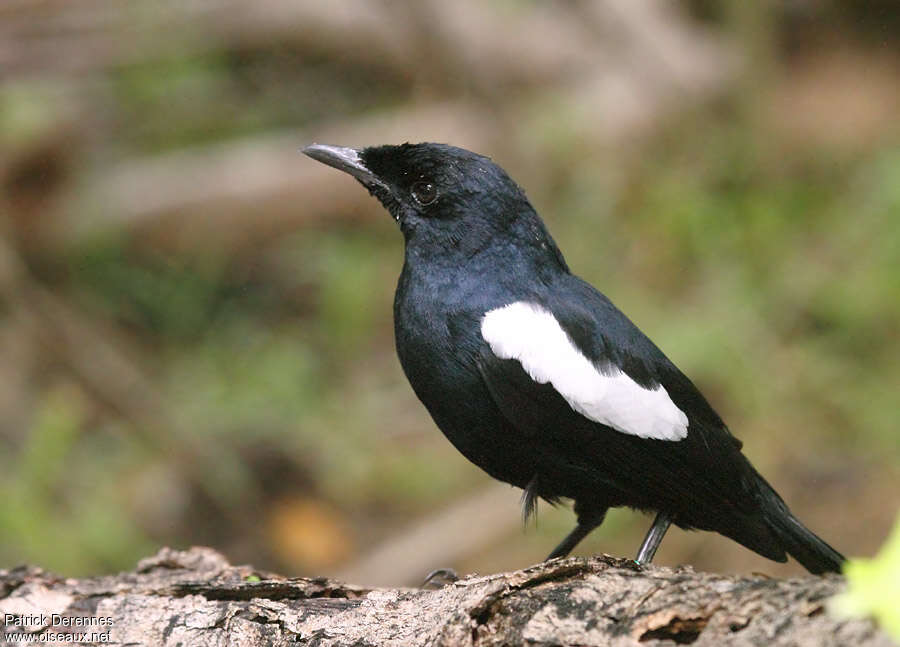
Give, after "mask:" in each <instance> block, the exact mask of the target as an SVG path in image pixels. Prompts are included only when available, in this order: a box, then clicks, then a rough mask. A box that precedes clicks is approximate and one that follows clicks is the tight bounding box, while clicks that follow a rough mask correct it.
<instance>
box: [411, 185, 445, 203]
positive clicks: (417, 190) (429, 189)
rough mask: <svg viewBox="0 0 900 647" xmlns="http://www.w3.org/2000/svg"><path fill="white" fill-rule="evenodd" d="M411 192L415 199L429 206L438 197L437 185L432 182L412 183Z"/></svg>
mask: <svg viewBox="0 0 900 647" xmlns="http://www.w3.org/2000/svg"><path fill="white" fill-rule="evenodd" d="M410 193H412V197H413V198H414V199H415V201H416V202H418V203H419V204H420V205H422V206H423V207H426V206H428V205H429V204H431V203H432V202H434V201H435V200H437V197H438V190H437V187H436V186H434V185H433V184H432V183H431V182H416V183H415V184H413V185H412V189H410Z"/></svg>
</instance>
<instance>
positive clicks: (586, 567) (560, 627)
mask: <svg viewBox="0 0 900 647" xmlns="http://www.w3.org/2000/svg"><path fill="white" fill-rule="evenodd" d="M843 587H844V581H843V579H842V578H841V577H837V576H828V577H813V576H808V577H802V578H793V579H787V580H778V579H770V578H767V577H764V576H759V575H754V576H730V575H715V574H708V573H695V572H694V571H693V570H692V569H690V568H678V569H669V568H660V567H647V568H638V567H637V566H636V565H635V564H634V563H633V562H630V561H628V560H622V559H616V558H613V557H609V556H600V557H593V558H590V559H581V558H572V559H566V560H555V561H553V562H549V563H543V564H538V565H536V566H532V567H529V568H526V569H523V570H521V571H515V572H512V573H498V574H495V575H488V576H469V577H466V578H464V579H461V580H459V581H457V582H455V583H453V584H449V585H447V586H444V587H443V588H441V589H439V590H425V589H366V588H362V587H358V586H350V585H346V584H342V583H340V582H337V581H334V580H329V579H326V578H285V577H282V576H278V575H274V574H271V573H262V572H259V571H257V570H255V569H253V568H252V567H250V566H231V565H229V564H228V562H227V561H226V560H225V558H224V557H222V556H221V555H220V554H218V553H216V552H215V551H213V550H211V549H208V548H193V549H191V550H189V551H184V552H180V551H174V550H171V549H167V548H164V549H162V550H161V551H160V552H159V553H158V554H157V555H155V556H153V557H151V558H148V559H145V560H142V561H141V562H139V563H138V566H137V568H136V569H135V570H134V571H133V572H128V573H121V574H118V575H112V576H103V577H93V578H86V579H64V578H60V577H58V576H54V575H51V574H49V573H46V572H44V571H42V570H41V569H39V568H34V567H20V568H17V569H12V570H5V571H0V614H3V618H4V620H5V626H4V637H5V638H6V640H7V641H10V642H12V641H13V640H21V639H20V638H16V637H15V636H13V633H14V632H18V631H22V630H25V631H30V632H32V633H56V634H66V633H80V632H87V633H88V636H87V640H86V642H88V643H89V644H103V642H112V643H118V644H123V645H138V644H140V645H179V644H182V645H192V646H200V647H202V646H204V645H222V644H239V645H276V646H278V645H297V644H308V645H319V646H325V645H329V646H331V645H333V646H339V645H404V646H415V645H448V646H449V645H454V646H456V645H473V646H474V645H478V646H488V645H508V644H529V645H561V644H578V645H631V646H634V645H640V644H647V645H672V644H691V643H693V644H696V645H698V646H701V645H723V644H729V645H770V646H778V645H798V646H803V645H809V646H812V645H816V646H817V647H821V646H826V647H827V646H831V645H833V646H835V647H837V646H838V645H856V646H860V647H889V646H890V645H891V644H892V643H891V641H890V639H889V638H888V637H887V636H886V635H885V634H883V633H882V632H880V631H879V630H878V629H877V628H876V627H875V626H874V625H873V623H871V622H869V621H865V620H851V621H840V620H836V619H834V618H832V617H831V616H830V615H829V614H827V613H825V612H824V604H825V600H826V599H827V598H829V597H830V596H832V595H834V594H835V593H837V592H839V591H840V590H841V589H842V588H843ZM54 614H56V615H54ZM67 618H68V619H69V620H66V619H67ZM91 633H93V636H91ZM57 638H58V639H59V640H60V642H62V641H64V640H65V638H59V637H58V636H57ZM69 641H71V638H70V639H69ZM50 644H53V643H50Z"/></svg>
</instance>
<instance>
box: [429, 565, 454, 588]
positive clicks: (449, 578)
mask: <svg viewBox="0 0 900 647" xmlns="http://www.w3.org/2000/svg"><path fill="white" fill-rule="evenodd" d="M458 579H459V575H457V574H456V571H454V570H453V569H452V568H437V569H435V570H433V571H431V572H430V573H429V574H428V575H426V576H425V580H424V581H423V582H422V586H421V588H423V589H440V588H442V587H444V586H447V585H448V584H453V582H455V581H457V580H458Z"/></svg>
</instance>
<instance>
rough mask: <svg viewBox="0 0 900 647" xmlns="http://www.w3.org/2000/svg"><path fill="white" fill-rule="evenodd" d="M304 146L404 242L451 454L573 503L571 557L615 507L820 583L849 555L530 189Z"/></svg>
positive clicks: (403, 328)
mask: <svg viewBox="0 0 900 647" xmlns="http://www.w3.org/2000/svg"><path fill="white" fill-rule="evenodd" d="M303 152H304V153H306V154H307V155H308V156H310V157H312V158H313V159H315V160H318V161H320V162H322V163H324V164H327V165H329V166H333V167H334V168H337V169H339V170H341V171H345V172H347V173H349V174H350V175H352V176H353V177H355V178H356V179H357V180H359V182H360V183H362V185H363V186H364V187H366V188H367V189H368V190H369V193H371V194H372V195H374V196H375V197H376V198H378V200H379V201H381V203H382V204H383V205H384V206H385V208H387V210H388V211H389V212H390V214H391V215H392V216H393V217H394V219H395V220H396V221H397V223H398V224H399V225H400V230H401V231H402V232H403V237H404V239H405V241H406V246H405V248H406V252H405V260H404V264H403V271H402V273H401V274H400V280H399V283H398V285H397V293H396V295H395V298H394V332H395V338H396V345H397V354H398V355H399V357H400V363H401V365H402V366H403V370H404V372H405V373H406V377H407V378H408V379H409V382H410V384H411V385H412V387H413V390H414V391H415V392H416V395H417V396H418V397H419V399H420V400H421V401H422V403H423V404H424V405H425V407H426V408H427V409H428V411H429V413H431V416H432V418H434V421H435V422H436V423H437V425H438V427H440V429H441V431H443V432H444V434H445V435H446V436H447V438H448V439H449V440H450V442H451V443H453V445H454V446H455V447H456V448H457V449H458V450H459V451H460V452H462V453H463V455H464V456H466V458H468V459H469V460H470V461H472V462H473V463H475V464H476V465H478V466H479V467H481V468H482V469H483V470H485V471H486V472H487V473H488V474H490V475H491V476H493V477H494V478H497V479H500V480H501V481H505V482H507V483H511V484H513V485H515V486H517V487H520V488H523V489H524V494H523V503H524V512H525V515H526V517H527V516H528V515H529V514H531V513H533V512H534V510H535V506H536V503H537V500H538V498H542V499H545V500H547V501H549V502H551V503H556V502H558V501H559V500H560V499H571V500H573V501H574V504H575V505H574V509H575V513H576V515H577V518H578V523H577V525H576V527H575V529H574V530H573V531H572V532H571V533H570V534H569V535H568V536H567V537H566V538H565V539H564V540H563V541H562V543H560V544H559V546H557V547H556V549H555V550H554V551H553V552H552V553H550V555H549V556H548V559H550V558H553V557H563V556H565V555H568V554H569V552H570V551H571V550H572V549H573V548H574V547H575V546H576V545H577V544H578V542H579V541H581V540H582V539H583V538H584V537H585V536H586V535H587V534H588V533H589V532H591V530H593V529H594V528H596V527H597V526H599V525H600V523H601V522H602V521H603V518H604V516H605V515H606V512H607V510H608V509H609V508H611V507H618V506H629V507H632V508H636V509H639V510H645V511H652V512H656V513H657V516H656V519H655V521H654V522H653V525H652V527H651V528H650V531H649V532H648V533H647V537H646V538H645V539H644V542H643V544H642V545H641V548H640V550H639V552H638V557H637V561H638V562H642V563H647V562H650V561H651V560H652V559H653V555H654V554H655V552H656V549H657V547H658V546H659V543H660V542H661V541H662V538H663V535H664V534H665V532H666V530H667V529H668V527H669V524H670V523H674V524H676V525H678V526H680V527H681V528H685V529H694V528H697V529H702V530H713V531H716V532H719V533H721V534H723V535H725V536H726V537H730V538H731V539H733V540H734V541H737V542H738V543H740V544H743V545H744V546H746V547H747V548H749V549H750V550H753V551H755V552H757V553H759V554H760V555H763V556H764V557H767V558H769V559H772V560H776V561H780V562H783V561H786V560H787V556H786V553H787V554H790V555H792V556H793V557H794V558H795V559H796V560H797V561H799V562H800V563H801V564H802V565H803V566H805V567H806V568H807V569H808V570H809V571H811V572H813V573H822V572H828V571H833V572H839V571H840V569H841V564H842V563H843V562H844V557H843V556H842V555H841V554H840V553H838V552H837V551H836V550H834V549H833V548H831V546H829V545H828V544H827V543H825V542H824V541H823V540H821V539H820V538H819V537H817V536H816V535H815V534H813V533H812V532H811V531H810V530H808V529H807V528H806V527H805V526H804V525H803V524H802V523H800V521H798V520H797V518H796V517H794V515H793V514H791V511H790V510H789V509H788V507H787V505H785V503H784V501H783V500H782V499H781V497H780V496H778V494H777V493H776V492H775V490H774V489H773V488H772V487H771V486H770V485H769V484H768V483H767V482H766V481H765V479H763V477H762V476H760V474H759V473H758V472H757V471H756V470H755V469H754V468H753V466H752V465H751V464H750V462H749V461H748V460H747V459H746V458H745V457H744V455H743V454H742V453H741V441H739V440H738V439H737V438H735V437H734V436H732V435H731V432H730V431H729V430H728V427H726V426H725V423H724V422H722V419H721V418H720V417H719V415H718V414H717V413H716V412H715V411H714V410H713V408H712V407H711V406H710V405H709V403H708V402H707V401H706V399H705V398H704V397H703V395H701V394H700V392H699V391H698V390H697V388H696V387H695V386H694V385H693V383H692V382H691V381H690V380H689V379H688V378H687V377H685V375H684V374H683V373H682V372H681V371H679V370H678V368H677V367H676V366H675V365H674V364H673V363H672V362H671V361H669V359H668V358H667V357H666V356H665V355H664V354H663V353H662V351H660V350H659V349H658V348H657V347H656V346H655V345H654V344H653V342H652V341H650V340H649V339H648V338H647V337H646V336H645V335H644V334H643V333H642V332H641V331H640V330H639V329H638V328H637V326H635V325H634V324H633V323H632V322H631V321H630V320H629V319H628V318H627V317H626V316H625V315H624V314H622V312H620V311H619V310H618V309H617V308H616V307H615V306H614V305H613V304H612V302H610V300H609V299H607V298H606V297H605V296H604V295H603V294H601V293H600V292H598V291H597V290H596V289H594V288H593V287H592V286H590V285H589V284H587V283H586V282H584V281H582V280H581V279H580V278H578V277H577V276H575V275H574V274H572V273H571V272H570V271H569V267H568V265H566V261H565V259H564V258H563V255H562V253H561V252H560V250H559V248H558V247H557V246H556V243H555V242H554V241H553V239H552V238H551V237H550V234H549V233H548V231H547V229H546V227H545V226H544V223H543V222H542V221H541V219H540V217H539V216H538V214H537V213H536V212H535V210H534V208H533V207H532V206H531V204H530V203H529V202H528V199H527V198H526V197H525V193H524V192H523V190H522V189H521V188H520V187H519V186H518V185H517V184H516V183H515V182H514V181H513V180H512V179H510V177H509V176H508V175H507V174H506V172H505V171H504V170H503V169H501V168H500V167H499V166H497V165H496V164H494V163H493V162H492V161H491V160H490V159H488V158H487V157H484V156H482V155H478V154H475V153H472V152H470V151H467V150H464V149H461V148H456V147H453V146H448V145H444V144H431V143H424V144H403V145H401V146H377V147H372V148H364V149H361V150H355V149H352V148H340V147H336V146H324V145H320V144H313V145H311V146H308V147H306V148H305V149H303Z"/></svg>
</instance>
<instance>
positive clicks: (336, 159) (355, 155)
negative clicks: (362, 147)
mask: <svg viewBox="0 0 900 647" xmlns="http://www.w3.org/2000/svg"><path fill="white" fill-rule="evenodd" d="M302 152H303V154H304V155H308V156H309V157H311V158H313V159H314V160H316V161H317V162H322V164H327V165H328V166H333V167H334V168H336V169H338V170H339V171H344V172H345V173H349V174H350V175H352V176H353V177H355V178H356V179H357V180H359V181H360V182H362V183H363V184H364V185H365V186H367V187H373V186H379V187H382V188H384V189H387V188H388V186H387V185H386V184H385V183H384V182H382V181H381V179H379V178H378V176H376V175H375V174H374V173H372V171H370V170H369V169H368V168H366V165H365V164H363V162H362V160H361V159H360V157H359V151H358V150H356V149H355V148H343V147H341V146H326V145H325V144H310V145H309V146H307V147H306V148H304V149H303V151H302Z"/></svg>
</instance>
